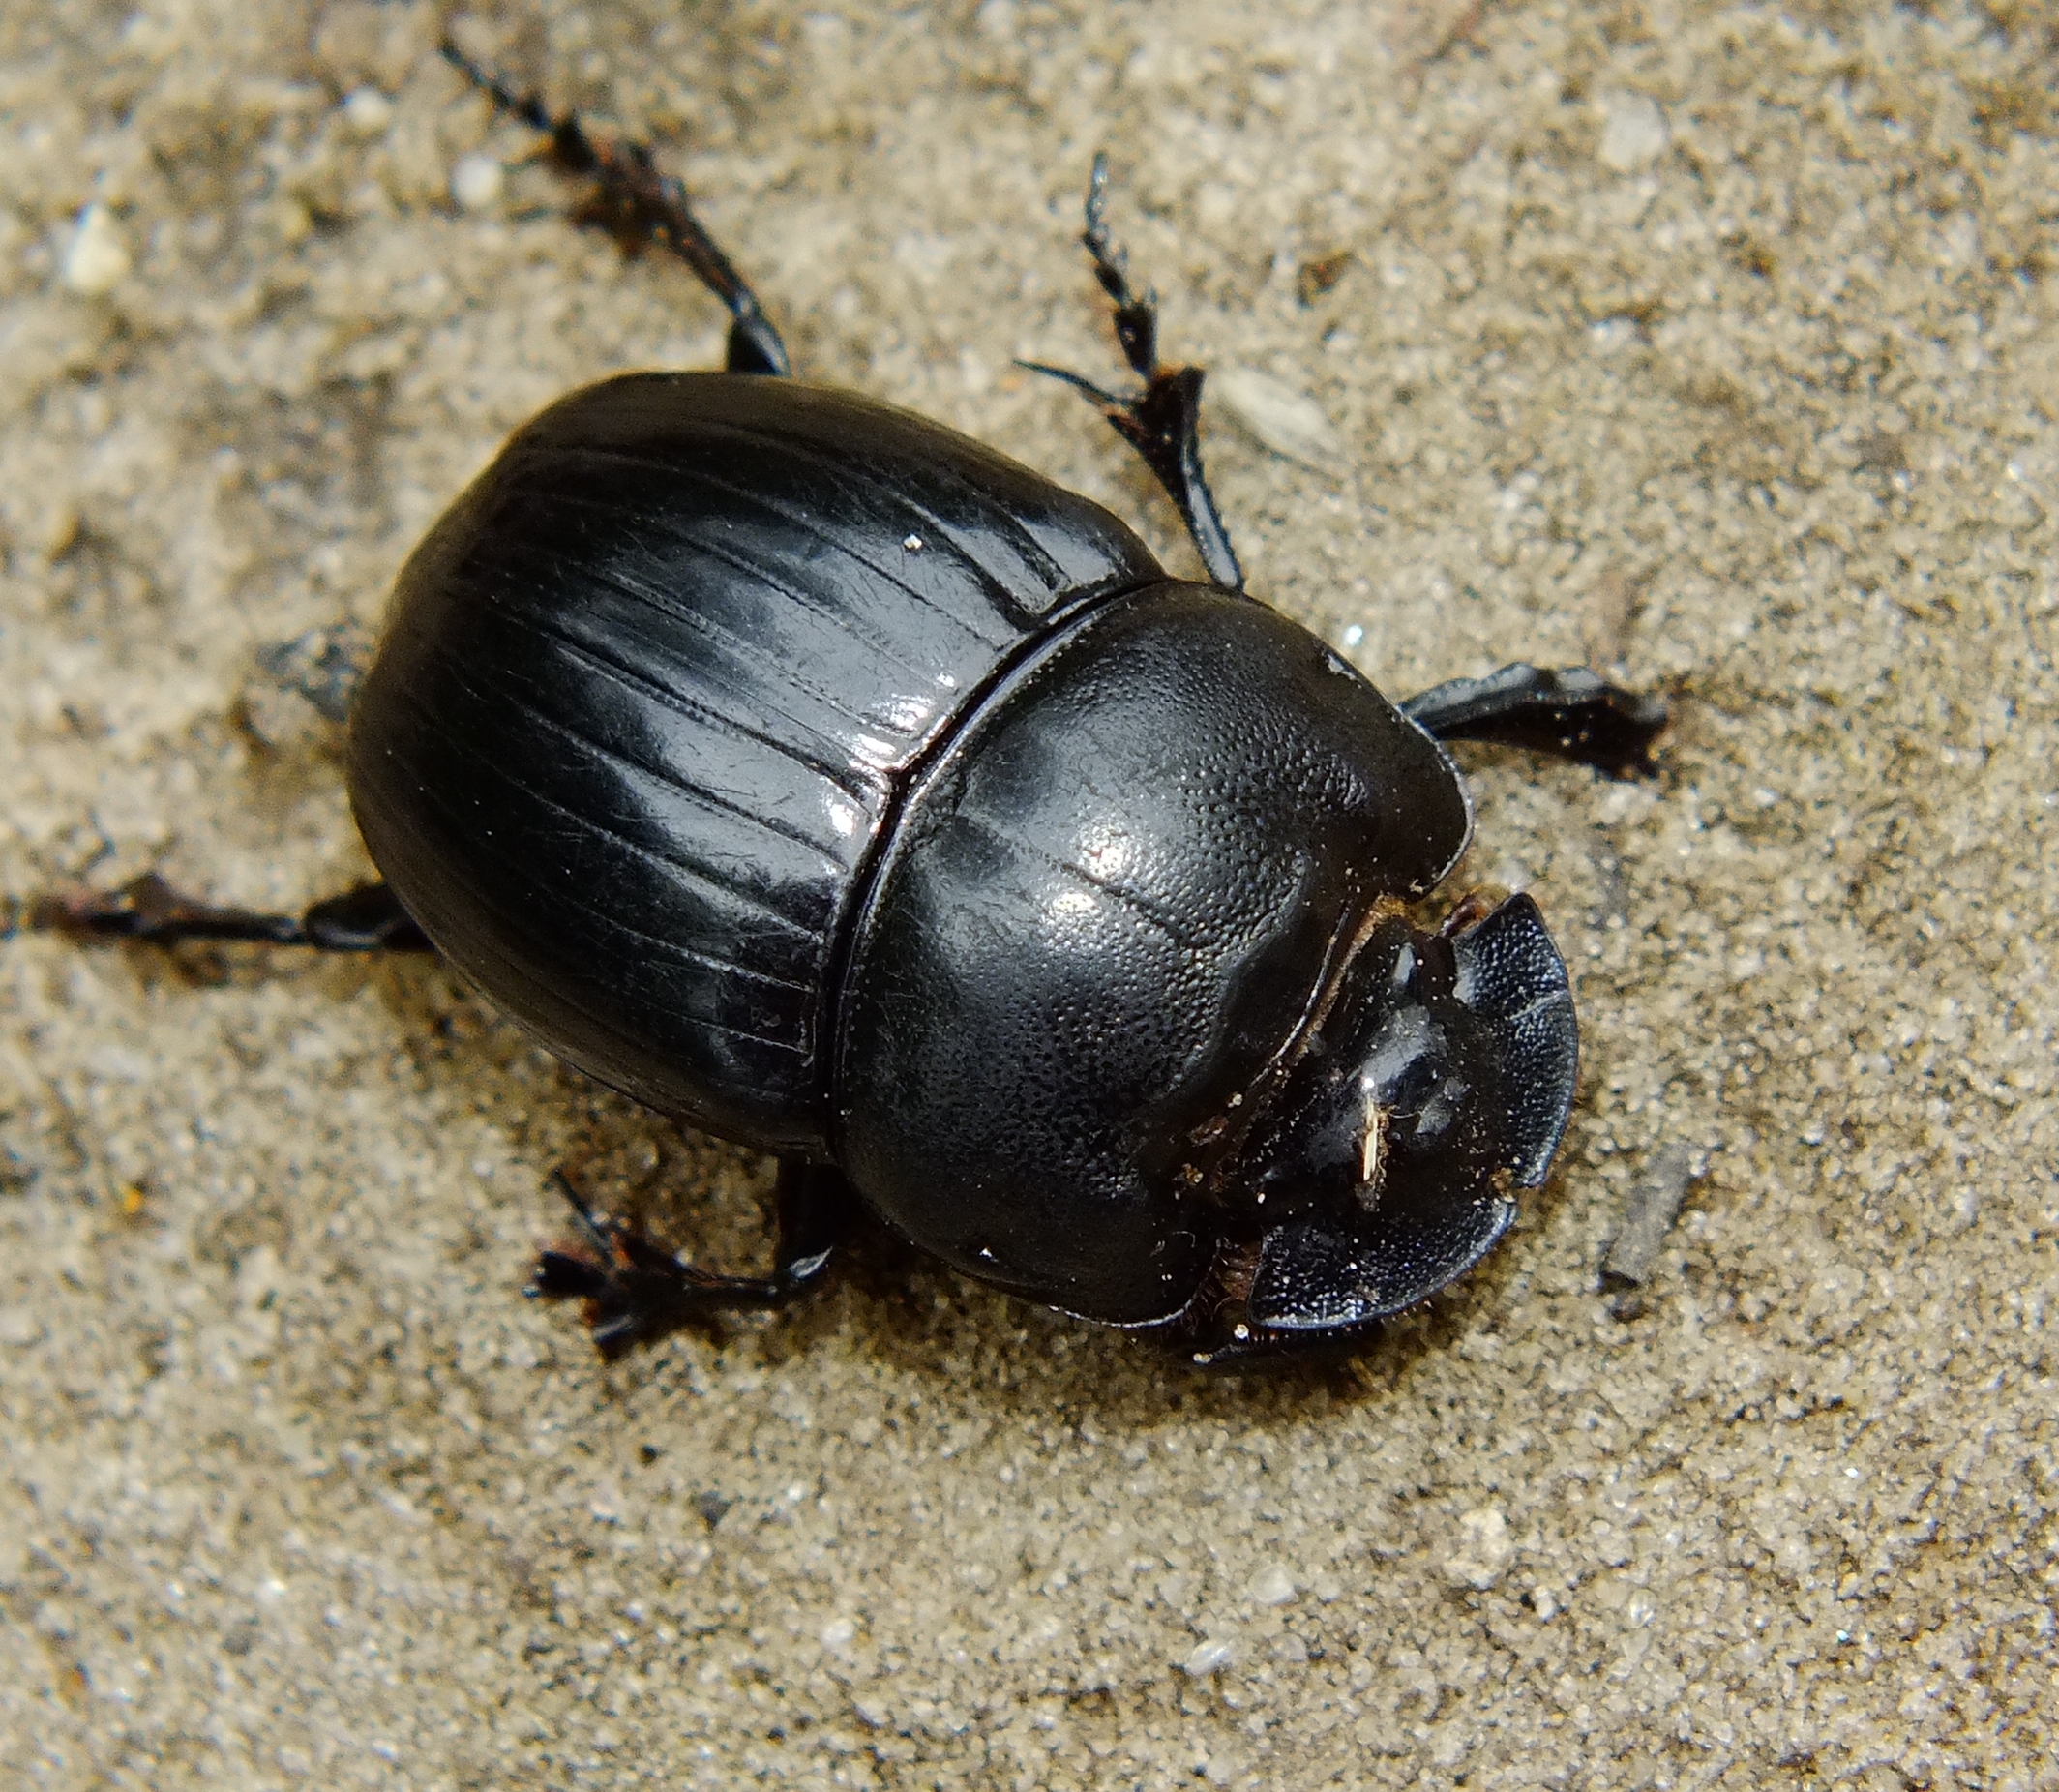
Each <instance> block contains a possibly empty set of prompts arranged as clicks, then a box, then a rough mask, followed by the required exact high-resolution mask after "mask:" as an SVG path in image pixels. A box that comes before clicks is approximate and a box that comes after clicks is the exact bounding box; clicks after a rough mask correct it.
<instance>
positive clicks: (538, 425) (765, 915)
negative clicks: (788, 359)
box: [348, 373, 1164, 1157]
mask: <svg viewBox="0 0 2059 1792" xmlns="http://www.w3.org/2000/svg"><path fill="white" fill-rule="evenodd" d="M1163 577H1164V575H1163V573H1162V572H1161V571H1160V569H1159V567H1158V565H1157V563H1156V561H1155V560H1153V559H1152V557H1151V555H1150V553H1149V551H1148V550H1147V549H1146V548H1145V546H1144V544H1143V543H1142V542H1140V541H1138V540H1137V538H1136V537H1135V536H1134V535H1133V534H1131V533H1130V531H1129V530H1128V529H1126V528H1124V527H1123V526H1122V524H1121V523H1119V522H1118V521H1117V520H1116V519H1115V518H1114V517H1112V516H1110V515H1109V514H1108V513H1107V512H1106V511H1104V510H1102V509H1101V508H1100V507H1099V506H1098V505H1095V504H1092V503H1089V502H1088V501H1087V500H1086V499H1085V498H1080V497H1075V496H1073V495H1072V494H1070V493H1066V492H1063V491H1061V490H1059V488H1058V487H1056V486H1054V485H1052V484H1051V483H1050V482H1049V481H1047V480H1043V479H1040V478H1038V477H1037V476H1036V475H1034V474H1033V473H1030V472H1029V471H1028V470H1027V469H1026V468H1024V467H1021V466H1018V465H1017V464H1016V463H1013V462H1011V461H1008V460H1006V459H1004V458H1003V457H1002V456H1000V455H998V454H995V453H993V452H992V451H991V450H989V449H985V448H982V447H980V446H979V445H978V444H977V443H975V442H972V441H970V440H968V439H967V438H966V437H964V436H961V435H958V434H955V433H952V432H950V431H948V430H944V429H940V428H939V427H938V426H937V425H935V424H932V423H928V422H925V421H924V420H923V419H921V418H919V417H916V416H913V415H910V413H908V412H905V411H901V410H897V409H894V408H892V407H891V406H888V405H884V404H880V403H873V402H872V401H870V400H867V399H863V398H859V397H856V396H854V395H852V394H850V393H847V392H839V391H834V390H829V389H826V388H822V387H818V386H809V385H804V384H801V383H799V382H797V381H793V380H786V379H782V380H766V379H748V378H739V377H736V376H734V375H731V374H724V373H644V374H632V375H629V376H626V377H623V378H618V379H612V380H609V381H607V382H606V383H604V384H602V385H597V386H592V387H589V388H587V389H586V390H584V391H582V392H577V393H574V394H573V395H572V396H571V397H569V398H567V399H565V400H563V401H562V402H560V403H556V404H553V405H552V407H551V408H550V409H549V410H547V411H545V412H544V413H543V414H542V415H541V416H539V417H537V418H536V419H535V420H534V421H533V422H531V423H530V424H528V425H527V426H526V427H525V428H523V429H522V431H521V432H520V433H517V434H516V435H515V436H514V437H513V438H512V439H511V440H510V441H509V442H508V443H507V445H506V446H505V447H504V448H503V449H502V450H501V452H500V454H499V456H498V457H497V458H496V459H495V461H494V462H493V463H492V465H491V466H490V467H489V468H488V469H487V471H486V472H485V473H484V474H483V475H481V477H480V478H479V479H478V480H477V481H476V482H475V483H474V484H473V485H472V486H471V488H470V489H469V490H468V491H467V492H466V493H464V495H463V497H462V498H460V499H459V501H458V503H457V504H456V505H455V506H453V508H452V509H451V511H450V512H449V514H448V515H446V516H445V517H444V519H443V520H442V522H440V523H438V524H437V525H436V528H435V529H434V531H433V533H432V534H431V535H430V536H429V538H428V539H427V540H426V541H425V542H424V543H423V544H422V546H421V547H420V548H419V549H418V550H417V551H416V552H415V553H414V555H413V556H412V557H411V558H410V559H409V561H408V563H407V565H406V567H405V569H404V570H403V573H402V575H401V579H400V582H399V584H398V587H397V589H396V592H395V596H394V602H393V608H392V610H391V612H390V613H389V616H388V620H387V625H386V632H385V636H384V639H383V641H382V642H381V643H380V647H379V652H378V656H377V658H376V660H375V661H374V663H373V670H372V672H371V673H370V675H369V676H368V678H367V681H366V683H365V686H364V688H363V690H362V691H361V693H360V694H359V697H358V700H357V704H356V707H355V710H354V712H353V715H352V719H351V728H350V739H349V765H348V771H349V780H350V791H351V799H352V803H353V805H354V807H355V809H356V812H357V819H358V823H359V826H360V828H361V829H362V831H363V833H364V836H365V841H366V844H367V846H368V847H369V848H370V850H371V852H372V855H373V859H374V860H375V861H376V862H377V864H378V867H379V869H380V871H381V873H382V874H383V875H384V876H385V878H386V880H387V881H388V882H389V883H390V884H391V885H392V886H393V888H394V889H395V891H396V892H397V893H398V894H399V895H400V897H401V900H402V901H403V903H404V904H405V905H406V908H407V910H408V912H409V913H410V914H411V915H413V917H414V918H415V920H416V921H417V922H418V923H419V924H420V925H421V927H422V929H423V931H424V932H426V933H427V934H428V935H429V937H430V939H431V940H432V941H434V942H435V944H436V946H437V948H438V949H439V950H440V951H441V952H443V953H444V955H445V956H446V957H448V958H449V959H450V960H451V962H452V963H453V964H455V965H456V966H457V967H458V968H459V969H460V970H461V971H464V972H465V974H466V975H468V976H469V977H471V978H472V979H473V980H474V981H475V982H477V983H478V984H479V985H480V987H481V988H483V989H484V990H485V991H486V992H487V994H488V995H489V996H491V997H492V999H493V1001H495V1002H496V1003H497V1004H498V1005H499V1006H500V1007H501V1008H503V1009H504V1010H505V1011H506V1012H507V1013H508V1014H510V1015H511V1016H513V1017H514V1018H515V1019H516V1020H518V1021H519V1022H521V1023H522V1025H524V1026H525V1027H527V1028H528V1029H529V1030H531V1031H533V1032H534V1033H535V1034H536V1035H537V1036H538V1037H539V1038H541V1039H542V1040H543V1041H544V1043H546V1044H547V1045H549V1046H550V1048H551V1049H552V1052H554V1053H556V1054H557V1055H558V1056H559V1057H561V1058H564V1059H566V1060H569V1061H570V1062H572V1063H575V1064H577V1065H579V1066H580V1067H581V1068H582V1069H583V1070H585V1071H587V1072H589V1073H590V1074H592V1075H593V1076H595V1077H598V1078H599V1079H600V1080H601V1081H602V1082H604V1083H608V1084H611V1085H612V1086H613V1087H614V1088H616V1089H619V1090H623V1091H624V1092H625V1093H627V1094H630V1095H632V1096H634V1097H635V1098H636V1099H637V1100H639V1101H642V1102H644V1103H646V1104H647V1105H649V1106H651V1107H654V1108H657V1109H659V1110H660V1111H662V1112H665V1113H668V1114H672V1115H676V1116H678V1117H679V1118H681V1119H683V1120H689V1121H691V1122H692V1123H694V1124H695V1125H698V1126H702V1127H705V1128H707V1129H708V1130H710V1131H713V1132H718V1133H721V1134H724V1135H725V1136H727V1137H730V1138H734V1139H739V1140H743V1141H746V1142H748V1143H751V1144H754V1145H760V1146H762V1147H764V1148H765V1149H767V1150H780V1151H790V1152H799V1153H805V1154H808V1155H811V1156H817V1157H826V1156H828V1155H829V1152H830V1140H829V1090H828V1074H827V1071H828V1055H827V1039H826V1032H825V1029H826V1027H827V1024H828V1015H829V1009H830V1003H831V997H832V993H833V990H834V987H835V984H836V981H837V978H838V975H839V972H840V958H841V954H842V950H843V948H844V946H845V944H846V942H847V940H848V935H849V932H850V920H851V916H852V911H853V910H854V908H855V906H856V904H857V903H858V902H859V901H860V900H861V898H862V896H863V893H864V890H865V887H866V883H867V873H868V871H869V869H870V867H871V866H872V864H873V862H874V861H875V859H876V858H877V856H878V854H879V851H880V845H881V843H882V841H883V840H884V838H885V836H886V834H887V832H888V831H889V828H890V824H891V821H892V817H893V815H894V812H895V809H896V806H897V804H898V803H899V801H900V799H901V797H902V795H903V793H904V792H905V791H906V789H907V787H908V783H909V781H910V776H911V775H912V773H913V771H914V770H915V768H916V767H917V766H918V765H919V764H920V763H921V762H922V761H923V758H924V756H925V754H927V753H930V752H932V751H934V750H935V749H936V748H937V747H938V746H939V744H940V742H942V741H944V740H945V739H946V738H947V737H948V736H949V734H950V733H951V732H952V730H953V729H954V727H955V726H956V725H957V723H958V722H959V720H960V718H961V717H962V716H964V715H965V714H966V713H967V712H968V711H969V710H970V709H971V708H972V707H973V706H974V705H976V704H977V702H978V701H979V699H980V697H981V695H982V694H983V693H984V692H985V691H986V690H987V688H988V687H989V686H990V685H991V684H992V683H993V682H994V681H995V679H996V678H997V677H999V676H1000V674H1001V673H1003V672H1005V671H1006V670H1007V668H1008V667H1009V666H1010V665H1012V664H1013V663H1014V662H1015V661H1016V660H1017V659H1018V658H1019V657H1021V655H1022V654H1023V653H1024V652H1025V651H1026V650H1029V649H1031V648H1033V647H1034V646H1035V645H1036V644H1037V643H1038V642H1039V641H1040V640H1041V639H1042V638H1043V636H1044V635H1045V633H1046V632H1047V631H1048V630H1050V629H1051V628H1053V627H1054V626H1056V625H1057V624H1059V622H1061V621H1062V620H1063V619H1064V618H1065V617H1067V616H1069V615H1073V614H1076V613H1077V612H1080V611H1081V610H1083V609H1084V608H1086V607H1088V606H1090V605H1092V604H1093V603H1094V602H1095V601H1096V600H1097V599H1102V598H1105V597H1107V596H1109V595H1111V594H1113V593H1116V592H1119V591H1124V590H1130V589H1134V588H1136V587H1137V586H1139V585H1141V584H1144V583H1147V582H1149V581H1151V580H1154V579H1162V578H1163Z"/></svg>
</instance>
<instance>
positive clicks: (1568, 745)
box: [1401, 665, 1670, 778]
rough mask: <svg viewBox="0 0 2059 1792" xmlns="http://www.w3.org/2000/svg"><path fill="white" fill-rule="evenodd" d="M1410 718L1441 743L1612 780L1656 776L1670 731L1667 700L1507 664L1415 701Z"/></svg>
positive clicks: (1580, 674) (1408, 707)
mask: <svg viewBox="0 0 2059 1792" xmlns="http://www.w3.org/2000/svg"><path fill="white" fill-rule="evenodd" d="M1401 708H1402V712H1403V713H1404V714H1405V715H1407V716H1409V717H1411V718H1412V719H1413V720H1415V721H1416V722H1418V723H1420V724H1421V726H1422V727H1423V728H1424V729H1426V730H1427V731H1428V732H1430V733H1432V734H1434V735H1436V736H1437V738H1438V739H1439V740H1489V741H1499V742H1501V743H1502V744H1504V745H1507V746H1516V747H1527V748H1529V749H1530V750H1531V751H1533V752H1537V753H1556V754H1558V755H1560V756H1562V757H1563V758H1566V759H1569V760H1576V761H1578V762H1580V763H1581V764H1583V765H1592V766H1594V767H1595V768H1596V770H1597V771H1603V772H1606V773H1607V774H1608V775H1609V776H1610V777H1612V778H1633V777H1648V776H1650V775H1651V774H1652V773H1653V772H1654V771H1655V770H1656V764H1655V762H1654V761H1653V757H1652V749H1653V746H1654V744H1655V743H1656V741H1657V739H1658V736H1659V735H1660V734H1662V733H1663V732H1665V729H1666V723H1667V721H1668V719H1669V715H1670V711H1669V709H1668V706H1667V703H1666V700H1665V699H1664V698H1662V697H1656V696H1653V695H1651V694H1649V693H1644V692H1637V691H1626V690H1624V689H1623V688H1622V687H1621V686H1620V685H1614V684H1610V683H1609V682H1608V681H1607V680H1606V679H1603V678H1601V677H1598V676H1596V674H1595V673H1594V672H1589V671H1587V670H1586V669H1585V668H1579V667H1576V668H1573V669H1570V670H1567V671H1562V672H1553V671H1545V670H1541V669H1539V668H1537V667H1536V666H1523V665H1517V666H1505V667H1503V668H1502V670H1501V671H1500V672H1490V673H1489V674H1488V675H1487V676H1486V677H1484V678H1454V679H1452V680H1451V681H1450V682H1449V683H1448V684H1440V685H1438V686H1437V687H1436V688H1435V689H1434V690H1428V691H1424V692H1423V693H1422V694H1421V695H1420V696H1419V697H1412V698H1410V699H1409V700H1408V702H1405V703H1403V704H1402V705H1401Z"/></svg>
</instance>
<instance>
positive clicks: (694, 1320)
mask: <svg viewBox="0 0 2059 1792" xmlns="http://www.w3.org/2000/svg"><path fill="white" fill-rule="evenodd" d="M551 1180H552V1182H553V1183H554V1184H555V1185H556V1187H557V1191H558V1193H559V1194H561V1195H563V1196H564V1198H565V1201H566V1203H567V1204H568V1205H569V1206H570V1207H571V1209H572V1215H573V1225H574V1228H575V1230H576V1231H577V1232H578V1234H579V1239H578V1243H577V1244H576V1245H575V1246H574V1248H572V1249H569V1250H547V1251H544V1252H543V1253H542V1254H541V1255H540V1256H539V1257H538V1258H537V1260H536V1269H535V1271H534V1273H533V1274H532V1275H531V1276H530V1279H529V1285H528V1288H527V1289H526V1290H525V1292H526V1293H527V1294H528V1295H529V1296H530V1297H531V1298H533V1299H540V1300H580V1301H582V1302H583V1303H584V1305H585V1318H586V1325H587V1329H589V1330H590V1331H591V1332H592V1334H593V1343H594V1348H595V1349H597V1350H598V1351H599V1352H600V1353H601V1355H602V1356H603V1357H605V1358H607V1359H609V1360H610V1361H612V1360H613V1359H615V1358H617V1357H619V1356H621V1355H623V1353H624V1352H626V1351H628V1350H631V1349H633V1348H634V1347H635V1346H637V1345H639V1344H648V1343H652V1342H654V1341H655V1340H657V1339H658V1338H661V1337H663V1336H665V1334H666V1333H667V1332H670V1331H676V1330H678V1329H681V1328H682V1327H685V1326H692V1325H697V1324H701V1323H704V1322H705V1321H707V1320H709V1319H711V1318H713V1317H714V1316H715V1315H716V1314H718V1313H725V1312H734V1311H738V1310H741V1309H749V1308H755V1307H775V1306H784V1305H785V1304H786V1303H787V1302H788V1301H789V1300H791V1299H795V1298H796V1297H798V1296H800V1295H803V1294H806V1293H807V1292H809V1290H811V1289H813V1288H815V1287H817V1286H818V1285H819V1284H820V1283H821V1279H822V1276H823V1274H824V1272H825V1271H826V1270H827V1269H828V1268H829V1262H830V1259H831V1258H832V1257H833V1256H834V1255H835V1252H836V1247H837V1246H838V1244H840V1243H841V1242H842V1241H843V1239H844V1235H845V1233H846V1232H847V1231H848V1230H849V1227H850V1211H851V1205H852V1198H851V1195H850V1190H849V1188H848V1187H847V1186H846V1185H845V1182H844V1180H843V1178H842V1177H840V1176H838V1175H837V1173H836V1172H835V1171H833V1170H828V1169H824V1168H822V1167H821V1165H818V1164H802V1163H783V1164H781V1165H780V1169H779V1190H778V1206H779V1239H778V1246H777V1250H776V1254H775V1259H774V1265H773V1270H772V1273H771V1274H770V1275H762V1276H761V1275H716V1274H713V1273H711V1272H710V1271H708V1270H706V1269H697V1268H696V1267H695V1266H694V1265H692V1264H689V1263H682V1262H681V1261H680V1260H679V1259H678V1258H677V1257H676V1256H674V1255H673V1254H672V1253H671V1251H669V1250H667V1249H666V1248H665V1247H664V1246H663V1245H662V1244H659V1243H657V1242H656V1241H655V1240H654V1239H649V1238H647V1237H645V1236H644V1235H643V1234H642V1232H640V1231H638V1230H637V1228H636V1227H634V1226H632V1225H629V1224H627V1223H626V1222H624V1221H622V1220H618V1219H614V1218H612V1217H610V1216H607V1215H603V1214H598V1213H596V1212H594V1210H592V1209H591V1208H590V1207H588V1206H587V1205H586V1203H585V1202H584V1201H583V1200H582V1199H581V1198H580V1195H579V1192H578V1190H576V1189H575V1188H574V1187H573V1186H572V1184H571V1182H570V1181H568V1180H566V1179H565V1177H564V1175H563V1174H562V1173H561V1172H560V1173H558V1174H556V1175H553V1176H552V1179H551Z"/></svg>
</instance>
